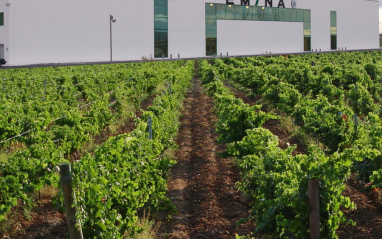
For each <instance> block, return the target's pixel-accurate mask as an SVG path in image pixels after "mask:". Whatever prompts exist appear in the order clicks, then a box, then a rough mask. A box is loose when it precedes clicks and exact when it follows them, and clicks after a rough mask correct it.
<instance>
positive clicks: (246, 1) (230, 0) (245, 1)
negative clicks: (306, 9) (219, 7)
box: [226, 0, 296, 8]
mask: <svg viewBox="0 0 382 239" xmlns="http://www.w3.org/2000/svg"><path fill="white" fill-rule="evenodd" d="M276 1H277V0H276ZM264 2H265V4H264V5H265V7H273V0H264ZM276 3H277V2H276ZM226 4H228V5H234V4H235V2H234V0H226ZM240 4H241V5H244V6H250V0H240ZM258 4H259V0H256V4H255V6H258ZM295 6H296V1H295V0H292V7H293V8H294V7H295ZM277 7H282V8H285V4H284V0H278V4H277Z"/></svg>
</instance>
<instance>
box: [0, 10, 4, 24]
mask: <svg viewBox="0 0 382 239" xmlns="http://www.w3.org/2000/svg"><path fill="white" fill-rule="evenodd" d="M0 26H4V13H3V12H0Z"/></svg>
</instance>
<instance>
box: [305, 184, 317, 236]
mask: <svg viewBox="0 0 382 239" xmlns="http://www.w3.org/2000/svg"><path fill="white" fill-rule="evenodd" d="M308 191H309V205H310V214H309V228H310V239H320V183H319V181H318V180H309V183H308Z"/></svg>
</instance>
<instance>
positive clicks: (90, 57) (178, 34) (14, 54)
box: [0, 0, 379, 65]
mask: <svg viewBox="0 0 382 239" xmlns="http://www.w3.org/2000/svg"><path fill="white" fill-rule="evenodd" d="M7 2H10V4H11V5H10V6H6V3H7ZM206 2H209V3H222V4H224V3H225V0H168V14H169V15H168V17H169V20H168V24H169V26H168V28H169V33H168V39H169V42H168V47H169V48H168V49H169V52H168V53H169V55H170V54H172V55H173V57H174V58H175V57H177V55H178V54H180V56H181V57H182V58H185V57H203V56H205V54H206V52H205V44H206V42H205V41H206V39H205V3H206ZM255 2H256V1H255V0H251V5H254V4H255ZM264 2H265V0H260V2H259V5H260V6H264V5H265V4H264ZM273 2H274V3H273V4H274V5H275V6H277V4H278V0H273ZM284 2H285V4H286V7H287V8H290V7H291V6H290V1H289V0H284ZM235 4H240V0H235ZM297 4H298V6H297V8H301V9H311V27H312V32H311V35H312V38H311V39H312V42H311V47H312V49H321V50H322V51H327V50H330V11H331V10H334V11H337V27H338V34H337V37H338V38H337V39H338V44H337V45H338V47H344V48H345V47H346V48H347V49H348V50H350V49H370V48H378V47H379V24H378V21H379V20H378V19H379V17H378V16H379V11H378V9H379V6H378V2H375V1H364V0H297ZM0 12H4V13H5V26H2V27H0V44H5V48H6V49H8V51H6V52H5V56H6V60H7V61H8V63H9V64H14V65H15V64H34V63H63V62H94V61H108V60H110V35H109V34H110V29H109V23H110V22H109V15H110V14H112V15H113V16H114V17H115V18H116V19H117V22H116V23H114V24H113V26H112V29H113V60H115V61H118V60H120V61H123V60H140V59H141V58H142V57H150V56H153V55H154V0H139V1H130V0H0ZM219 22H220V21H219ZM261 24H262V25H261ZM267 24H268V23H266V22H240V21H238V22H237V23H236V22H235V23H232V24H231V23H228V25H227V26H225V25H224V24H223V25H222V24H221V23H219V27H218V53H220V52H219V51H221V52H227V51H228V52H232V54H233V53H234V52H242V53H244V51H243V49H242V48H241V44H231V45H229V44H228V43H229V42H227V44H225V43H224V41H225V39H228V38H229V37H231V39H230V42H231V41H243V44H244V43H246V44H255V42H256V41H257V40H256V37H257V35H255V34H254V32H256V33H257V32H258V31H260V32H261V31H264V29H268V28H269V27H270V26H268V25H267ZM294 24H295V23H286V25H284V26H285V27H286V28H285V29H287V28H289V27H291V28H293V26H294ZM244 25H245V26H246V27H248V28H249V29H252V30H250V31H249V32H244V31H242V32H241V33H240V34H239V33H237V34H239V35H238V36H239V37H240V40H238V39H236V40H234V39H232V37H234V36H233V35H229V34H228V33H229V32H230V31H235V28H242V27H243V26H244ZM271 25H272V28H273V23H272V24H271ZM230 27H232V28H233V29H231V30H230ZM258 29H262V30H258ZM273 29H278V28H277V27H275V28H273ZM271 31H272V32H268V31H265V32H264V35H263V36H262V37H264V38H263V40H264V42H262V48H258V47H257V48H255V47H252V48H251V49H250V50H248V51H247V52H246V53H245V54H247V55H251V54H262V53H264V52H265V51H272V49H278V50H277V52H279V53H287V52H290V51H291V49H297V45H296V44H303V43H302V39H303V36H302V34H301V38H299V39H297V37H296V35H295V34H297V33H293V34H292V35H290V36H289V35H288V34H289V33H288V32H284V34H281V31H282V29H279V31H276V30H271ZM272 34H273V35H274V36H277V37H271V35H272ZM221 36H222V37H223V39H222V38H221ZM287 37H291V39H294V37H296V39H295V41H293V43H292V40H290V42H291V45H288V46H286V44H285V39H286V38H287ZM276 38H277V39H276ZM257 39H259V38H258V37H257ZM271 39H272V41H271ZM275 39H276V40H275ZM268 40H269V41H268ZM224 44H225V45H224ZM256 45H258V44H257V43H256ZM280 46H283V47H282V48H281V47H280ZM284 47H285V48H284ZM298 48H299V49H302V45H300V46H299V47H298ZM284 49H285V50H284ZM299 51H302V50H299ZM272 52H276V51H272Z"/></svg>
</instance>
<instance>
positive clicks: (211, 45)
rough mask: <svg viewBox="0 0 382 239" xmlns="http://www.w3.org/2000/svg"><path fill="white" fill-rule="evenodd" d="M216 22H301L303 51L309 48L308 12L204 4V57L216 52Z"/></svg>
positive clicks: (309, 28)
mask: <svg viewBox="0 0 382 239" xmlns="http://www.w3.org/2000/svg"><path fill="white" fill-rule="evenodd" d="M217 20H246V21H279V22H302V23H303V25H304V36H301V37H304V51H310V49H311V47H310V45H311V39H310V38H311V23H310V10H308V9H295V8H275V7H258V6H243V5H227V4H216V3H206V55H207V56H212V55H214V54H216V51H217Z"/></svg>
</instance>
